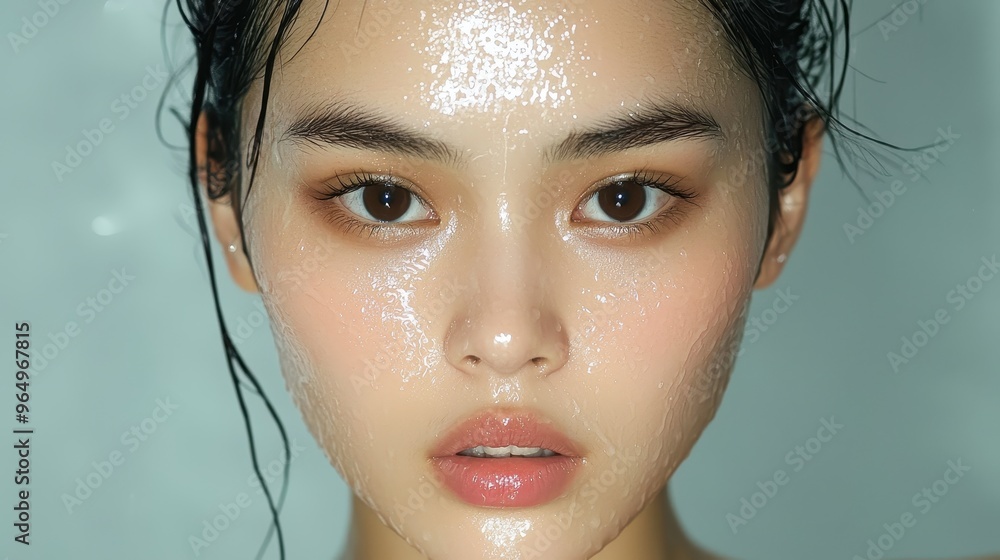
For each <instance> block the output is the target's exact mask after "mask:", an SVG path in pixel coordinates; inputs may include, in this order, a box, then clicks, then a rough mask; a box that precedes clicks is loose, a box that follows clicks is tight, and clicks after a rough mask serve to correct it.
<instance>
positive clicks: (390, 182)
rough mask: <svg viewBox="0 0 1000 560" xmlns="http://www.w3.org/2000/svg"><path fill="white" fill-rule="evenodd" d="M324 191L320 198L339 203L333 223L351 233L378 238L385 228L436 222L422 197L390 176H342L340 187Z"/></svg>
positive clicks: (333, 211) (331, 186)
mask: <svg viewBox="0 0 1000 560" xmlns="http://www.w3.org/2000/svg"><path fill="white" fill-rule="evenodd" d="M323 187H324V191H323V192H322V193H319V194H318V195H317V196H316V198H318V199H320V200H335V199H339V201H338V203H337V204H336V205H335V207H334V208H332V209H331V210H330V215H329V219H330V221H331V222H333V223H335V224H336V225H339V226H341V227H343V228H344V229H345V230H348V231H352V230H355V229H359V230H361V231H362V232H364V231H367V232H369V234H370V235H375V234H376V233H379V232H382V231H383V229H382V228H386V227H390V228H391V227H396V228H400V227H413V223H415V222H420V221H425V220H434V219H436V216H435V214H434V212H433V211H432V210H430V209H429V208H428V206H427V204H426V203H425V202H424V201H423V200H422V199H421V198H420V197H419V196H418V195H416V194H415V193H414V192H413V191H411V190H410V189H408V188H407V187H406V186H404V185H403V184H402V182H401V181H400V180H399V179H397V178H395V177H392V176H389V175H376V174H370V173H364V172H361V173H356V174H354V175H349V176H347V177H343V176H338V177H337V178H336V183H331V182H325V183H323ZM359 218H360V219H359Z"/></svg>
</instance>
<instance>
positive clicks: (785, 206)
mask: <svg viewBox="0 0 1000 560" xmlns="http://www.w3.org/2000/svg"><path fill="white" fill-rule="evenodd" d="M824 131H825V127H824V125H823V120H822V119H820V118H813V119H812V120H810V121H809V122H807V123H806V124H805V125H804V130H803V131H802V157H801V159H799V166H798V170H797V171H796V173H795V179H794V180H793V181H792V183H791V184H789V185H788V186H786V187H785V188H783V189H781V191H779V193H778V197H779V199H778V207H779V209H780V211H779V217H778V218H777V219H776V220H775V224H774V232H773V233H772V234H771V239H770V240H769V241H768V244H767V249H766V250H765V251H764V258H763V260H762V261H761V265H760V271H759V272H758V274H757V280H756V282H755V283H754V288H755V289H758V290H760V289H763V288H767V287H768V286H770V285H771V284H773V283H774V281H775V280H777V279H778V276H779V275H780V274H781V271H782V270H783V269H784V268H785V262H787V261H788V256H789V255H791V254H792V248H793V247H795V242H796V241H798V239H799V234H800V233H801V232H802V225H803V224H804V223H805V220H806V208H807V206H808V203H809V190H810V188H811V187H812V184H813V180H814V179H815V178H816V173H817V172H819V162H820V159H821V157H822V155H823V132H824Z"/></svg>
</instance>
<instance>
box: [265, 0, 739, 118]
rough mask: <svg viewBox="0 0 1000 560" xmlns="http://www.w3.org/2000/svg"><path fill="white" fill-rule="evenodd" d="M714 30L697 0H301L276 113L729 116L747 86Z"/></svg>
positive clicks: (277, 83)
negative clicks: (346, 106)
mask: <svg viewBox="0 0 1000 560" xmlns="http://www.w3.org/2000/svg"><path fill="white" fill-rule="evenodd" d="M324 7H325V10H324ZM317 22H319V25H318V27H317ZM723 37H724V35H723V34H722V33H721V32H720V28H719V26H718V24H717V22H715V20H714V18H713V17H712V16H711V14H709V13H708V12H707V10H705V9H704V8H703V7H702V6H701V3H700V2H699V1H698V0H645V1H643V0H615V1H613V2H612V1H598V0H552V1H537V0H532V1H527V0H510V1H487V0H478V1H468V0H406V1H405V2H404V1H403V0H339V1H338V0H330V2H329V4H326V2H325V1H324V0H306V1H305V2H303V6H302V13H301V14H300V16H299V18H298V19H297V22H296V25H295V26H294V28H293V32H292V34H291V36H290V38H289V40H288V41H287V42H286V43H285V44H284V46H283V51H282V52H283V56H282V57H281V59H282V61H281V62H280V70H276V71H275V74H274V83H273V86H272V91H271V95H270V97H271V103H273V104H274V106H275V107H276V108H277V111H275V112H272V113H271V115H273V117H274V122H272V123H271V124H272V125H273V126H276V127H277V126H282V124H284V125H286V126H287V125H288V124H289V123H290V122H292V121H293V120H294V119H295V118H296V116H298V115H299V114H301V112H302V110H304V108H306V107H315V106H316V104H317V103H323V102H326V101H329V100H334V99H346V100H349V101H352V102H355V103H361V104H363V105H366V106H369V107H374V108H379V109H382V110H385V111H387V113H389V114H391V115H393V116H398V117H401V118H402V119H403V120H405V121H406V122H408V123H411V124H412V125H413V126H414V127H421V126H422V127H425V128H430V127H433V128H434V129H436V130H439V131H442V133H446V132H444V131H447V130H449V129H451V130H453V131H458V130H460V129H461V128H462V127H465V128H468V127H470V126H473V127H476V126H478V127H480V129H481V130H486V128H484V127H487V126H490V125H497V126H499V125H502V130H503V131H504V132H508V131H509V130H510V129H512V128H513V130H514V131H515V132H517V131H529V130H530V131H532V132H537V133H539V134H543V135H547V133H548V132H552V133H553V134H552V135H553V136H555V133H556V132H557V131H559V132H562V131H565V130H567V129H568V128H572V127H573V126H574V125H575V124H584V123H591V122H593V121H594V120H597V119H600V118H601V117H602V116H604V115H606V114H608V112H609V111H610V110H611V109H614V108H619V107H635V106H637V104H639V103H640V102H641V101H642V100H644V99H650V98H656V99H658V100H666V101H670V102H674V103H677V104H678V105H680V106H690V107H694V108H697V109H699V110H703V111H705V112H708V113H711V114H713V115H719V116H720V118H719V121H720V122H721V123H723V125H724V126H725V125H726V124H727V121H729V123H728V124H733V123H732V121H733V119H727V118H726V115H727V114H728V115H731V116H732V115H735V116H738V115H739V113H740V109H741V108H745V105H746V103H745V100H746V99H747V98H748V93H749V92H750V91H751V89H750V88H749V87H748V83H747V81H746V79H745V78H743V77H742V76H741V75H740V73H739V72H736V71H735V65H734V64H733V62H732V57H731V55H730V53H729V50H728V48H727V47H726V45H725V44H724V39H723ZM307 39H308V40H307ZM293 55H294V56H293ZM743 112H746V111H743ZM270 118H271V117H270V116H269V119H270ZM498 123H499V125H498ZM498 130H500V129H499V128H498Z"/></svg>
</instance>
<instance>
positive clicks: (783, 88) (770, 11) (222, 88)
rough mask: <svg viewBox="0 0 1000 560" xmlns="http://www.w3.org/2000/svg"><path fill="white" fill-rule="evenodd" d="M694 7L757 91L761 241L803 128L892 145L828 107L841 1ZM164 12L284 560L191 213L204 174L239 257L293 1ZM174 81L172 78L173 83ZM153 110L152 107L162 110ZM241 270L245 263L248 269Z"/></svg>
mask: <svg viewBox="0 0 1000 560" xmlns="http://www.w3.org/2000/svg"><path fill="white" fill-rule="evenodd" d="M324 1H325V2H326V4H325V5H324V9H323V14H321V15H320V17H319V18H318V20H317V22H316V27H314V28H313V29H312V33H315V31H316V28H318V26H319V22H320V21H321V20H322V18H323V15H325V13H326V9H327V8H328V7H329V0H324ZM692 1H694V0H692ZM697 1H698V2H700V4H701V5H702V6H703V7H704V8H705V9H707V10H708V11H709V12H710V13H711V14H712V15H713V16H714V18H715V21H716V23H717V24H718V25H720V26H721V29H722V31H723V32H724V35H725V38H726V39H727V43H728V46H729V48H730V49H731V51H732V53H733V54H734V56H735V58H736V60H737V62H738V63H739V67H740V69H741V70H742V71H743V72H744V73H746V75H747V76H749V77H750V79H751V80H752V81H753V83H755V84H756V86H757V89H758V90H759V92H760V98H761V101H762V103H763V108H764V111H763V114H764V119H765V122H764V123H762V124H763V126H764V128H765V139H766V150H765V154H763V156H764V157H765V158H766V173H767V177H766V179H767V182H768V185H769V190H770V213H769V219H768V227H767V237H768V239H770V237H771V236H772V234H773V231H774V227H775V220H776V219H780V212H779V210H780V207H779V202H778V201H779V196H778V194H779V191H780V190H781V189H782V188H784V187H787V186H788V185H789V184H791V182H792V181H793V180H794V178H795V173H796V170H797V168H798V164H799V161H800V159H801V157H802V151H803V141H804V130H805V126H806V125H807V124H808V123H809V122H810V121H814V120H815V119H820V120H821V121H822V123H823V125H824V129H825V130H826V131H827V132H830V133H834V132H836V133H843V132H848V133H851V134H855V135H858V136H860V137H862V138H865V139H867V140H871V141H873V142H875V143H877V144H879V145H883V146H891V145H889V144H886V143H884V142H880V141H878V140H876V139H874V138H872V137H870V136H867V135H865V134H862V133H859V132H857V131H855V130H854V129H852V128H851V127H849V126H847V125H845V124H844V123H843V121H842V120H841V118H840V116H839V102H840V98H841V94H842V91H843V87H844V82H845V79H846V76H847V71H848V68H849V65H848V61H847V59H848V53H849V52H850V46H849V43H848V41H849V38H850V27H849V25H850V11H851V3H852V0H697ZM173 2H174V3H175V4H176V7H177V10H178V11H179V12H180V15H181V18H182V19H183V21H184V24H185V26H186V27H187V30H188V31H189V33H190V36H191V38H193V40H194V48H195V55H194V57H193V60H192V61H191V62H193V65H194V66H195V69H196V71H195V77H194V82H193V86H192V90H191V100H190V107H189V111H188V113H187V115H186V116H184V115H182V114H180V113H178V112H176V111H174V114H175V115H176V116H177V117H178V118H179V119H180V120H181V122H182V123H183V124H184V126H185V133H186V135H187V139H188V145H187V147H186V148H187V150H188V154H187V159H188V180H189V182H190V188H191V192H192V196H193V198H194V206H195V209H196V212H197V214H198V224H199V227H200V230H201V242H202V245H203V246H204V251H205V258H206V261H207V264H208V272H209V278H210V282H211V288H212V295H213V297H214V301H215V311H216V316H217V318H218V321H219V325H220V329H221V334H222V343H223V348H224V349H225V352H226V358H227V364H228V367H229V373H230V377H231V379H232V382H233V386H234V388H235V390H236V394H237V399H238V401H239V405H240V411H241V413H242V415H243V418H244V425H245V427H246V430H247V436H248V439H249V441H250V454H251V459H252V462H253V466H254V473H255V474H256V475H257V477H258V479H259V480H260V483H261V487H262V488H263V490H264V492H265V495H266V497H267V501H268V506H269V507H270V509H271V514H272V518H273V522H274V524H273V526H272V527H271V530H269V531H268V533H267V536H266V537H265V539H264V542H263V544H262V545H261V547H260V550H259V551H258V555H257V558H260V557H261V555H262V554H263V553H264V552H265V551H266V549H267V545H268V544H269V542H270V540H271V536H272V534H276V535H277V542H278V549H279V554H280V557H281V558H282V559H284V558H285V549H284V540H283V534H282V531H281V524H280V520H279V511H280V509H281V506H282V504H283V503H284V498H285V494H286V491H287V485H288V464H289V459H290V457H289V447H288V437H287V434H286V433H285V429H284V426H283V425H282V423H281V420H280V419H279V418H278V416H277V414H276V413H275V410H274V408H273V406H272V405H271V402H270V401H269V400H268V398H267V396H266V395H265V394H264V392H263V390H262V389H261V387H260V384H259V383H258V382H257V379H256V378H255V377H254V376H253V374H252V373H251V372H250V371H249V369H248V368H247V367H246V364H245V363H244V361H243V359H242V357H241V356H240V354H239V352H238V351H237V349H236V347H235V345H234V344H233V341H232V339H231V338H230V336H229V333H228V331H227V329H226V326H225V322H224V320H223V315H222V310H221V306H220V304H219V297H218V289H217V284H216V280H215V272H214V266H213V263H212V253H211V245H210V241H209V235H208V228H207V226H206V223H205V216H204V212H203V209H202V203H201V194H200V184H199V174H200V173H201V172H203V171H204V172H205V173H206V174H207V175H206V177H207V180H206V185H205V188H206V192H207V195H208V197H209V198H210V199H213V200H218V199H223V198H226V197H228V198H229V202H230V203H231V204H233V205H234V210H235V212H236V216H237V219H238V222H239V227H240V234H241V242H242V244H243V251H244V253H245V254H246V255H247V258H248V259H250V253H249V251H247V247H246V236H245V235H243V233H244V232H243V219H242V207H241V201H242V200H243V199H244V197H243V196H241V194H240V185H241V184H242V178H243V175H244V173H245V170H244V167H245V168H246V170H248V171H249V179H248V181H247V190H248V191H249V189H250V187H251V185H252V184H253V179H254V174H255V173H256V169H257V160H258V158H259V155H260V144H261V138H262V132H263V129H264V121H265V118H266V115H267V109H268V97H269V91H270V85H271V78H272V74H273V71H274V66H275V64H276V60H277V54H278V51H279V49H281V48H282V47H283V46H284V44H285V43H286V42H287V39H288V35H289V31H290V29H291V28H292V26H293V25H294V23H295V22H296V20H297V18H298V16H299V10H300V7H301V0H173ZM170 5H171V0H168V2H167V6H166V7H165V11H166V9H167V8H169V7H170ZM840 36H842V37H843V40H842V42H838V37H840ZM310 37H311V34H310ZM306 40H307V41H308V38H307V39H306ZM300 48H301V47H300ZM838 59H839V62H838ZM168 62H169V61H168ZM173 79H174V80H176V76H175V77H174V78H173ZM257 80H261V81H262V93H261V106H260V112H259V114H258V119H257V122H256V126H255V130H254V133H253V136H252V137H250V138H249V139H248V140H249V141H247V139H246V138H245V137H244V136H243V134H242V131H241V130H240V115H241V108H242V102H243V99H244V97H245V95H246V94H247V92H248V91H249V90H250V87H251V86H252V85H253V84H254V83H256V81H257ZM823 85H825V88H823ZM162 107H163V101H162V100H161V109H162ZM202 115H204V116H205V118H206V119H207V122H208V125H209V126H208V128H209V132H208V159H209V161H210V162H211V164H210V165H208V170H200V169H199V168H198V166H197V154H196V151H195V145H196V142H195V139H196V135H197V123H198V119H199V117H201V116H202ZM830 136H831V141H832V143H833V146H834V150H835V152H836V155H837V158H838V160H839V161H840V162H841V164H843V160H842V159H841V152H840V148H839V145H838V143H837V140H838V137H837V136H838V135H837V134H831V135H830ZM243 145H246V147H247V148H246V149H245V150H244V149H242V148H241V147H242V146H243ZM852 180H853V178H852ZM855 184H857V183H855ZM247 196H249V193H248V195H247ZM252 266H253V263H252V261H251V268H252ZM234 363H235V365H234ZM236 366H238V367H239V369H240V370H242V372H243V374H244V376H245V377H246V379H247V380H248V381H249V383H250V385H251V386H252V388H248V387H246V386H245V385H244V383H243V381H242V380H241V378H240V377H239V376H238V375H237V369H236ZM244 390H250V391H251V392H255V393H257V394H258V395H259V396H260V397H261V398H262V399H263V401H264V403H265V405H266V406H267V409H268V411H269V412H270V414H271V416H272V418H273V419H274V421H275V422H276V424H277V425H278V428H279V431H280V434H281V438H282V442H283V444H284V452H285V462H284V476H283V479H282V489H281V494H280V497H279V499H278V501H277V504H275V500H274V498H273V495H272V494H271V492H270V490H269V487H268V485H267V484H266V483H265V482H264V480H263V478H262V476H261V472H260V468H259V466H258V461H257V454H256V449H255V446H254V436H253V427H252V424H251V422H250V419H249V416H248V414H247V407H246V401H245V399H244V394H243V391H244Z"/></svg>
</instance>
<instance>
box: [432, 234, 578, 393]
mask: <svg viewBox="0 0 1000 560" xmlns="http://www.w3.org/2000/svg"><path fill="white" fill-rule="evenodd" d="M471 237H474V239H472V240H470V242H471V249H472V254H473V255H474V256H473V257H472V258H470V259H469V268H468V272H469V274H470V275H471V277H472V278H471V282H470V284H471V286H472V289H471V290H470V291H469V293H468V295H467V297H466V298H464V299H463V300H462V302H461V304H460V305H459V306H458V307H457V308H456V310H455V313H456V317H455V318H454V319H455V320H454V321H453V322H452V329H451V331H450V332H449V335H448V338H447V340H446V345H447V348H446V349H445V351H446V355H447V356H448V359H449V361H450V362H451V364H452V365H453V366H454V367H456V368H457V369H459V370H461V371H463V372H465V373H467V374H475V375H512V374H517V373H519V372H525V371H527V372H533V373H539V374H548V373H551V372H553V371H555V370H556V369H558V368H560V367H562V365H563V364H564V363H565V361H566V357H567V350H568V348H567V347H566V340H565V336H566V329H565V328H563V324H562V317H561V316H560V312H559V309H558V306H557V302H556V300H555V299H554V298H553V295H554V294H553V292H552V288H553V287H554V286H556V285H557V278H554V277H552V275H553V274H554V271H553V269H552V268H551V267H548V266H546V256H547V255H546V252H545V247H544V246H542V244H541V243H540V242H539V239H540V238H539V236H538V235H537V234H535V235H533V234H532V233H530V232H528V231H526V230H518V229H512V228H507V227H505V226H504V223H503V220H502V219H493V220H491V219H486V220H483V221H481V222H480V225H479V229H478V231H477V232H476V234H475V235H474V236H471Z"/></svg>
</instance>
